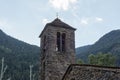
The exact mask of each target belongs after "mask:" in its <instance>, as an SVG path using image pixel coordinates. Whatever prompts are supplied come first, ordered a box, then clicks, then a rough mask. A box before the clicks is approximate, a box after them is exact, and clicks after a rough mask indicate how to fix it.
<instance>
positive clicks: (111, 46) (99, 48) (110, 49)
mask: <svg viewBox="0 0 120 80" xmlns="http://www.w3.org/2000/svg"><path fill="white" fill-rule="evenodd" d="M82 48H83V47H82ZM78 49H80V48H78ZM98 52H102V53H111V54H113V55H114V56H116V58H117V65H120V30H113V31H111V32H109V33H107V34H105V35H104V36H103V37H101V38H100V39H99V40H98V41H97V42H96V43H95V44H93V45H91V46H90V47H89V48H88V49H86V51H84V52H78V53H77V59H78V58H81V59H83V60H85V61H87V57H88V55H89V54H97V53H98Z"/></svg>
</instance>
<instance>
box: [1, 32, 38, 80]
mask: <svg viewBox="0 0 120 80" xmlns="http://www.w3.org/2000/svg"><path fill="white" fill-rule="evenodd" d="M2 57H4V58H5V64H6V65H8V69H7V72H6V74H5V78H7V77H11V80H29V66H30V65H34V67H33V69H34V73H37V74H36V76H35V77H36V78H38V68H39V67H38V66H39V57H40V48H39V47H37V46H34V45H30V44H27V43H25V42H23V41H20V40H17V39H15V38H12V37H11V36H9V35H7V34H5V33H4V32H3V31H2V30H0V59H1V58H2ZM0 67H1V61H0Z"/></svg>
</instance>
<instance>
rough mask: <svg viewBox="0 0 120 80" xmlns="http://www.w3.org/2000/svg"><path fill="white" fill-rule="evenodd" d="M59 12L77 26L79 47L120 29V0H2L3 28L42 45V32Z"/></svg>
mask: <svg viewBox="0 0 120 80" xmlns="http://www.w3.org/2000/svg"><path fill="white" fill-rule="evenodd" d="M57 12H58V15H59V18H60V19H61V20H63V21H64V22H66V23H67V24H69V25H71V26H73V27H74V28H77V30H76V38H75V41H76V47H79V46H84V45H88V44H93V43H95V42H96V41H97V40H98V39H99V38H100V37H102V36H103V35H104V34H106V33H108V32H110V31H112V30H116V29H120V0H0V29H2V30H3V31H4V32H5V33H7V34H9V35H11V36H13V37H15V38H17V39H19V40H22V41H24V42H27V43H30V44H34V45H38V46H39V44H40V40H39V38H38V36H39V34H40V33H41V31H42V30H43V28H44V26H45V24H46V23H47V22H51V21H53V20H54V19H55V18H56V13H57Z"/></svg>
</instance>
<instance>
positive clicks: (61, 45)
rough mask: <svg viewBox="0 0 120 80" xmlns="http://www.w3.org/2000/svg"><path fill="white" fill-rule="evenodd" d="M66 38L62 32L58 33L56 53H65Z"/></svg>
mask: <svg viewBox="0 0 120 80" xmlns="http://www.w3.org/2000/svg"><path fill="white" fill-rule="evenodd" d="M65 38H66V34H65V33H63V34H61V33H60V32H57V46H56V48H57V49H56V51H60V52H65Z"/></svg>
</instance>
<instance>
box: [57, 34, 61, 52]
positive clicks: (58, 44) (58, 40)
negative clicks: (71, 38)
mask: <svg viewBox="0 0 120 80" xmlns="http://www.w3.org/2000/svg"><path fill="white" fill-rule="evenodd" d="M60 42H61V40H60V32H57V51H60V50H61V49H60V44H61V43H60Z"/></svg>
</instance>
